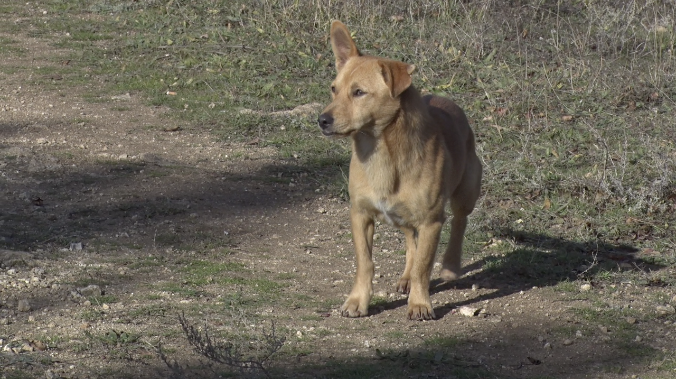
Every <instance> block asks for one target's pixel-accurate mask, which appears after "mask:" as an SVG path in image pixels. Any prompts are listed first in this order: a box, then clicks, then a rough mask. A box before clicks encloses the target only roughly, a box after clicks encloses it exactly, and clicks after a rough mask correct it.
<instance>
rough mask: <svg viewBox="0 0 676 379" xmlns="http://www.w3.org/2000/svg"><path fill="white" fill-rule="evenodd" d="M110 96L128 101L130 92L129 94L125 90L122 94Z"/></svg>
mask: <svg viewBox="0 0 676 379" xmlns="http://www.w3.org/2000/svg"><path fill="white" fill-rule="evenodd" d="M110 98H111V99H112V100H125V101H128V100H131V94H129V92H127V93H125V94H122V95H115V96H111V97H110Z"/></svg>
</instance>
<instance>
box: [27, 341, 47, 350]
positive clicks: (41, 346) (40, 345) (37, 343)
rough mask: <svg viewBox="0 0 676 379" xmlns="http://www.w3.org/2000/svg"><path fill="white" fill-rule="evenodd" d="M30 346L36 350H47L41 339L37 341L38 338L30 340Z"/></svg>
mask: <svg viewBox="0 0 676 379" xmlns="http://www.w3.org/2000/svg"><path fill="white" fill-rule="evenodd" d="M31 346H33V347H34V348H35V350H38V351H45V350H47V345H45V344H44V343H43V342H42V341H38V340H33V341H31Z"/></svg>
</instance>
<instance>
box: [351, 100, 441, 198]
mask: <svg viewBox="0 0 676 379" xmlns="http://www.w3.org/2000/svg"><path fill="white" fill-rule="evenodd" d="M400 96H401V106H402V108H400V109H399V111H398V112H397V114H396V115H395V117H394V118H393V119H392V121H391V122H390V124H388V125H387V126H386V127H385V128H383V129H382V130H381V131H380V133H379V135H375V134H374V133H373V132H368V131H360V132H358V133H356V134H354V135H353V143H352V148H353V151H354V154H355V156H356V158H357V159H358V160H359V162H360V163H361V164H362V166H363V168H364V171H366V173H367V175H368V176H369V178H370V179H372V184H375V183H378V184H379V186H380V187H383V188H381V190H382V191H384V192H386V193H391V192H396V187H397V185H398V178H399V176H400V175H401V174H402V172H403V171H408V170H417V169H418V168H419V167H420V161H421V160H422V155H423V152H424V146H423V144H424V141H423V138H424V136H425V135H426V134H427V133H425V131H423V130H420V128H421V127H423V126H424V125H427V123H426V122H425V121H426V120H425V119H426V118H427V117H430V116H429V114H428V113H427V112H426V110H427V109H426V107H425V106H424V105H422V99H421V97H420V93H419V92H418V90H416V89H415V88H414V87H409V88H408V89H407V90H406V91H404V92H403V93H402V94H401V95H400ZM353 159H354V158H353Z"/></svg>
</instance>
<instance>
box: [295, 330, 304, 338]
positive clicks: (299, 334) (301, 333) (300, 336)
mask: <svg viewBox="0 0 676 379" xmlns="http://www.w3.org/2000/svg"><path fill="white" fill-rule="evenodd" d="M296 337H298V338H303V332H301V331H300V330H299V331H297V332H296Z"/></svg>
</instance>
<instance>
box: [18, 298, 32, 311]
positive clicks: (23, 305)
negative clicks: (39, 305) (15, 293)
mask: <svg viewBox="0 0 676 379" xmlns="http://www.w3.org/2000/svg"><path fill="white" fill-rule="evenodd" d="M16 310H18V311H19V312H29V311H30V310H31V304H30V303H29V302H28V300H26V299H22V300H19V303H18V304H17V306H16Z"/></svg>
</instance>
